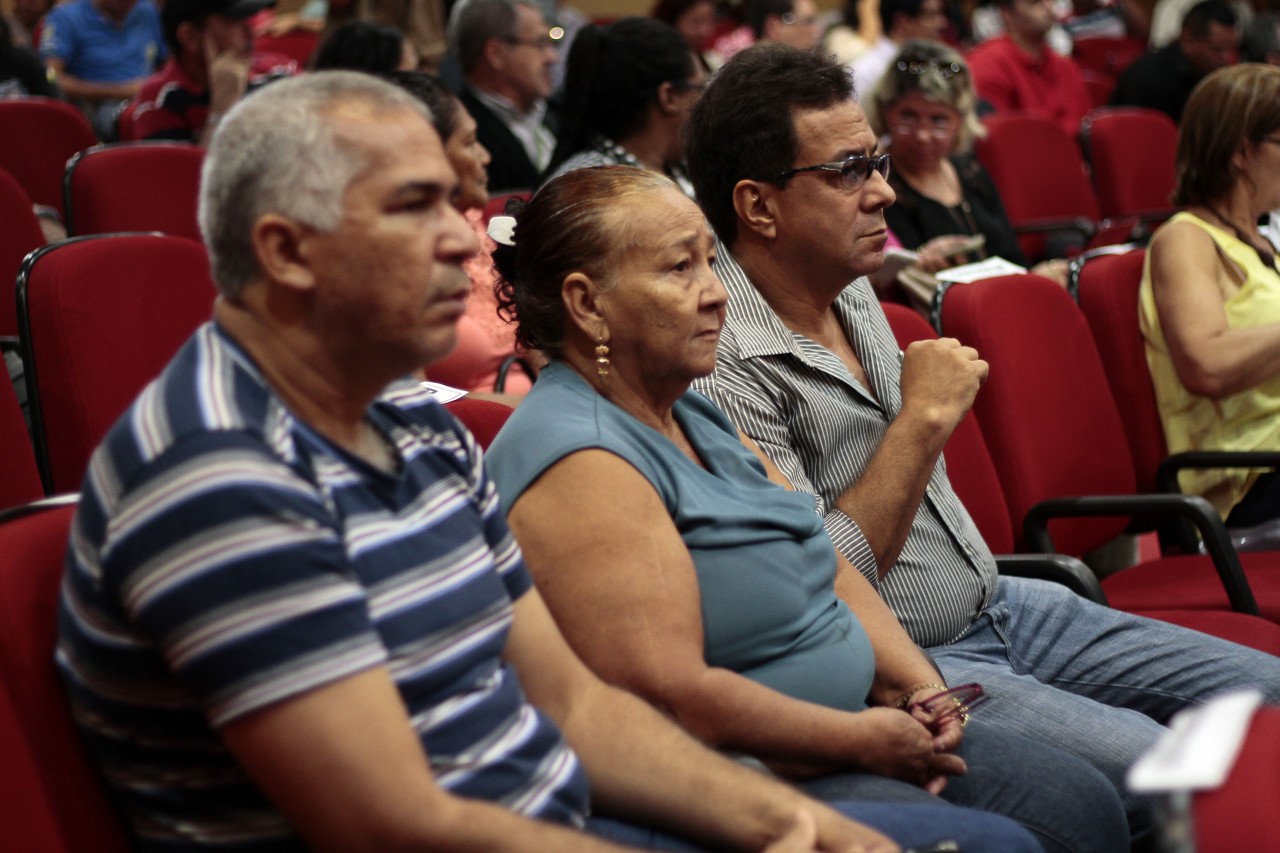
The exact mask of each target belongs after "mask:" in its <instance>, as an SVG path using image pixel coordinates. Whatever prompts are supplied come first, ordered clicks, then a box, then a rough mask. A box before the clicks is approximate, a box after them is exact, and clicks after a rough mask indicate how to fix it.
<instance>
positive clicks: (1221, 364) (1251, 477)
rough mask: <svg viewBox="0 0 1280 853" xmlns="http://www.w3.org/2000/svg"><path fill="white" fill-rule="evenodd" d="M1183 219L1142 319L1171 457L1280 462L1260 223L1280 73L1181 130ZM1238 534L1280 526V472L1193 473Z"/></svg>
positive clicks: (1202, 103) (1272, 204) (1268, 250)
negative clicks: (1273, 453)
mask: <svg viewBox="0 0 1280 853" xmlns="http://www.w3.org/2000/svg"><path fill="white" fill-rule="evenodd" d="M1177 175H1178V183H1177V187H1176V188H1175V189H1174V193H1173V203H1174V204H1176V205H1178V207H1179V208H1180V212H1179V213H1177V214H1176V215H1175V216H1174V217H1173V218H1172V219H1170V220H1169V221H1168V222H1166V223H1165V224H1164V225H1162V226H1160V228H1159V229H1158V230H1157V231H1156V233H1155V236H1153V237H1152V238H1151V245H1150V246H1149V247H1148V249H1147V258H1146V265H1145V267H1144V268H1143V271H1142V289H1141V291H1140V292H1139V302H1138V307H1139V311H1140V319H1141V322H1142V334H1143V335H1144V336H1145V337H1146V342H1147V363H1148V364H1149V365H1150V367H1151V380H1152V384H1153V385H1154V386H1155V391H1156V400H1157V402H1158V403H1159V406H1160V417H1161V420H1162V421H1163V422H1164V435H1165V440H1166V441H1167V442H1168V444H1169V452H1170V453H1178V452H1181V451H1183V450H1280V272H1277V267H1276V259H1275V255H1274V253H1273V249H1272V246H1271V245H1270V244H1269V243H1268V242H1267V241H1266V240H1265V239H1264V238H1263V236H1262V235H1261V234H1260V233H1259V231H1258V224H1257V223H1258V218H1259V217H1260V216H1261V215H1262V214H1264V213H1266V212H1267V211H1269V210H1275V209H1276V208H1280V68H1277V67H1275V66H1273V65H1259V64H1253V63H1246V64H1244V65H1237V66H1234V67H1231V68H1224V69H1222V70H1221V71H1215V72H1214V73H1213V74H1210V75H1209V76H1208V77H1206V78H1205V79H1204V80H1203V81H1201V83H1200V84H1199V85H1198V86H1196V88H1195V90H1193V91H1192V93H1191V98H1190V99H1189V100H1188V101H1187V106H1186V109H1185V110H1184V111H1183V114H1182V123H1181V124H1180V125H1179V127H1178V153H1177ZM1182 484H1183V487H1184V488H1186V489H1187V490H1188V491H1190V492H1192V493H1194V494H1198V495H1203V496H1204V497H1205V498H1207V499H1208V500H1209V502H1210V503H1212V504H1213V505H1214V507H1215V508H1216V509H1217V510H1218V512H1219V513H1220V514H1221V515H1222V517H1223V518H1224V519H1226V522H1227V524H1228V525H1229V526H1232V527H1253V526H1255V525H1258V524H1262V523H1264V522H1267V521H1270V520H1273V519H1276V518H1280V473H1278V472H1275V471H1268V472H1263V471H1259V470H1256V469H1252V470H1250V469H1245V468H1235V469H1225V470H1224V469H1210V470H1197V471H1184V472H1183V475H1182Z"/></svg>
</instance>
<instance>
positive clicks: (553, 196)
mask: <svg viewBox="0 0 1280 853" xmlns="http://www.w3.org/2000/svg"><path fill="white" fill-rule="evenodd" d="M675 186H676V185H675V184H674V183H673V182H672V181H671V179H670V178H668V177H667V176H666V175H663V174H662V173H661V172H651V171H649V170H648V169H637V168H635V167H633V166H596V167H593V168H590V169H575V170H574V171H572V172H566V173H565V174H563V175H561V176H560V177H558V178H556V179H554V180H552V181H548V182H547V183H546V184H545V185H544V186H543V187H542V189H540V190H538V192H537V193H535V194H534V196H533V198H531V199H530V200H529V201H528V203H525V204H522V205H520V204H517V205H515V206H508V214H509V215H513V216H515V220H516V227H515V235H514V242H515V245H514V246H503V245H499V246H498V247H497V249H496V250H495V251H494V253H493V261H494V266H496V267H497V269H498V275H499V276H500V279H499V281H498V284H497V285H496V292H497V296H498V306H499V310H500V311H501V312H502V313H503V314H504V315H505V316H506V317H507V318H508V319H509V320H513V321H515V322H516V323H518V325H517V327H516V341H517V342H518V343H519V344H520V345H521V346H522V347H525V348H527V349H540V350H543V351H544V352H546V353H547V354H548V355H551V356H559V355H561V353H562V351H563V348H564V340H565V312H564V303H563V302H562V301H561V298H560V294H561V289H562V288H563V286H564V280H565V279H566V278H568V277H569V275H571V274H572V273H575V272H581V273H585V274H587V275H589V276H591V278H593V279H595V280H597V281H602V282H610V281H611V279H612V269H613V268H614V266H615V263H614V262H615V261H616V260H617V257H618V253H619V252H620V251H624V250H625V249H626V248H627V247H628V246H629V244H630V239H629V231H628V229H627V225H626V223H627V218H626V216H625V215H614V214H615V213H617V214H625V211H626V210H627V208H628V207H629V206H630V205H632V204H633V203H634V198H635V196H636V195H638V194H641V193H647V192H653V191H654V190H661V189H675Z"/></svg>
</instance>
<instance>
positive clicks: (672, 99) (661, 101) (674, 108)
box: [658, 80, 680, 115]
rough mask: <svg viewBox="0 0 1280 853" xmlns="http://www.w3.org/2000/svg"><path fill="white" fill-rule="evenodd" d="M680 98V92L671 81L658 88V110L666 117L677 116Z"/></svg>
mask: <svg viewBox="0 0 1280 853" xmlns="http://www.w3.org/2000/svg"><path fill="white" fill-rule="evenodd" d="M679 98H680V90H679V89H677V88H676V86H675V84H674V83H672V82H671V81H669V80H668V81H667V82H665V83H663V84H662V85H660V86H659V87H658V109H659V110H661V111H662V112H663V113H665V114H666V115H675V114H676V113H677V112H678V111H679Z"/></svg>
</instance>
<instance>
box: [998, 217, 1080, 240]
mask: <svg viewBox="0 0 1280 853" xmlns="http://www.w3.org/2000/svg"><path fill="white" fill-rule="evenodd" d="M1013 230H1014V233H1016V234H1042V233H1046V232H1049V231H1075V232H1078V233H1079V234H1081V235H1082V236H1084V237H1092V236H1093V232H1095V231H1097V230H1098V223H1096V222H1094V221H1093V220H1092V219H1089V218H1088V217H1086V216H1064V217H1062V218H1061V219H1031V220H1028V221H1026V222H1022V223H1020V224H1017V225H1014V226H1013Z"/></svg>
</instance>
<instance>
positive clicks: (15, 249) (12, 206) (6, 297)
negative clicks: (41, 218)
mask: <svg viewBox="0 0 1280 853" xmlns="http://www.w3.org/2000/svg"><path fill="white" fill-rule="evenodd" d="M0 223H3V226H0V337H11V338H16V337H17V336H18V315H17V313H16V308H15V307H14V304H15V303H14V291H13V284H14V282H15V281H17V279H18V270H19V269H20V268H21V267H22V259H23V258H25V257H26V256H27V254H28V253H29V252H32V251H35V250H36V249H38V248H40V247H41V246H43V245H44V232H43V231H41V230H40V223H39V222H38V221H37V220H36V215H35V212H34V211H33V210H32V209H31V196H29V195H28V194H27V191H26V190H24V189H23V188H22V184H20V183H18V181H17V179H16V178H14V177H13V175H10V174H9V173H8V172H7V171H5V170H4V169H0Z"/></svg>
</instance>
